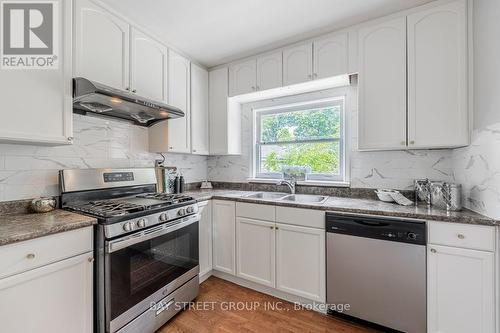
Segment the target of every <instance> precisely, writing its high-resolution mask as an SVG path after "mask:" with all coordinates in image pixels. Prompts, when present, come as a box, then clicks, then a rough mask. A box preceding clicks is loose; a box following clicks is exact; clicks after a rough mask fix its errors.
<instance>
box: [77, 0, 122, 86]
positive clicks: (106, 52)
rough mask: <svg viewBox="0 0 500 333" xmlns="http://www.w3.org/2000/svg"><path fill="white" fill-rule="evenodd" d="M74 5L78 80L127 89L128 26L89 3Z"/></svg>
mask: <svg viewBox="0 0 500 333" xmlns="http://www.w3.org/2000/svg"><path fill="white" fill-rule="evenodd" d="M75 4H76V8H75V13H76V14H75V51H74V53H75V68H74V70H75V76H81V77H85V78H87V79H90V80H94V81H97V82H100V83H103V84H106V85H109V86H111V87H113V88H117V89H128V88H129V87H130V86H129V25H128V24H127V23H126V22H124V21H122V20H121V19H119V18H118V17H116V16H114V15H112V14H110V13H109V12H107V11H106V10H105V9H103V8H101V7H99V6H97V5H95V4H94V3H92V2H91V1H89V0H76V1H75Z"/></svg>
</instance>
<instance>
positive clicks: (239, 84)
mask: <svg viewBox="0 0 500 333" xmlns="http://www.w3.org/2000/svg"><path fill="white" fill-rule="evenodd" d="M256 78H257V76H256V61H255V59H252V60H248V61H245V62H239V63H235V64H232V65H230V66H229V96H237V95H242V94H248V93H251V92H254V91H255V90H256V88H255V86H256V83H255V80H256Z"/></svg>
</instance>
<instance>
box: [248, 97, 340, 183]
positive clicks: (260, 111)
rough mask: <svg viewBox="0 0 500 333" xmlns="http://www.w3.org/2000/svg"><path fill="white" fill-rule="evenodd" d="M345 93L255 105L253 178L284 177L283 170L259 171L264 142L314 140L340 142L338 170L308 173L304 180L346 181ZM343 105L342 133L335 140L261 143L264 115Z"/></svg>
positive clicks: (312, 181)
mask: <svg viewBox="0 0 500 333" xmlns="http://www.w3.org/2000/svg"><path fill="white" fill-rule="evenodd" d="M346 100H347V96H346V94H338V95H335V96H332V97H329V98H324V99H312V100H308V101H305V102H300V103H282V104H278V103H276V104H275V105H273V106H269V107H265V108H254V109H253V123H254V126H253V127H254V128H253V132H254V137H253V144H252V146H253V159H252V169H253V179H260V180H264V181H266V180H267V181H272V180H276V181H277V180H282V179H283V173H279V172H267V173H265V172H260V168H261V161H260V158H261V156H260V147H261V146H263V145H276V144H301V143H315V142H338V143H339V173H338V174H327V173H323V174H321V173H316V174H309V175H306V180H305V181H304V182H306V183H307V182H310V183H345V182H346V177H347V172H346V166H347V163H346V160H347V156H346V155H347V154H346V152H347V149H346V116H345V115H346V110H345V109H346ZM338 104H340V105H341V106H342V108H341V112H340V117H339V118H340V128H339V129H340V133H339V137H338V138H332V139H311V140H293V141H278V142H260V138H261V117H262V116H263V115H272V114H280V113H286V112H294V111H305V110H307V109H318V108H325V107H329V106H335V105H338Z"/></svg>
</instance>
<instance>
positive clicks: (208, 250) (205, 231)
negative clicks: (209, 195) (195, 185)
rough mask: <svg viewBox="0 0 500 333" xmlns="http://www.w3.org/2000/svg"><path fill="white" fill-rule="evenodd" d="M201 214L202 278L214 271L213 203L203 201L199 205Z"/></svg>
mask: <svg viewBox="0 0 500 333" xmlns="http://www.w3.org/2000/svg"><path fill="white" fill-rule="evenodd" d="M198 208H199V214H200V215H201V218H200V222H199V242H200V244H199V256H200V258H199V261H200V276H201V277H202V276H204V275H205V274H208V273H209V272H210V271H211V270H212V203H211V202H210V201H203V202H200V203H199V204H198Z"/></svg>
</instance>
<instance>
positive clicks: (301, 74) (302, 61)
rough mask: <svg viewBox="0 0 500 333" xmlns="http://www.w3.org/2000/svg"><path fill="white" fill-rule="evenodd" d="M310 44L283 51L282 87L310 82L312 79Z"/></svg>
mask: <svg viewBox="0 0 500 333" xmlns="http://www.w3.org/2000/svg"><path fill="white" fill-rule="evenodd" d="M312 52H313V49H312V43H306V44H301V45H296V46H292V47H289V48H286V49H284V50H283V85H284V86H289V85H291V84H296V83H302V82H306V81H310V80H312V79H313V77H312V70H313V68H312Z"/></svg>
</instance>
